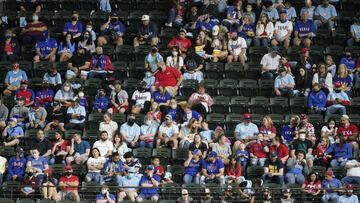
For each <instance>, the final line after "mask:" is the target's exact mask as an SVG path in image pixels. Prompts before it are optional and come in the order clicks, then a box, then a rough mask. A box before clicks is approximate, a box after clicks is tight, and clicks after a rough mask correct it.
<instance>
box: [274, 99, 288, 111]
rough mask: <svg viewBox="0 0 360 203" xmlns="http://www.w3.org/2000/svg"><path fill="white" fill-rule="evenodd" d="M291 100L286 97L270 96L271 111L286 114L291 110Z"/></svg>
mask: <svg viewBox="0 0 360 203" xmlns="http://www.w3.org/2000/svg"><path fill="white" fill-rule="evenodd" d="M288 107H289V101H288V99H287V98H285V97H272V98H270V112H271V113H277V114H286V113H287V112H288V111H289V108H288Z"/></svg>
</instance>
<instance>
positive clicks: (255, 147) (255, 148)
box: [250, 142, 268, 158]
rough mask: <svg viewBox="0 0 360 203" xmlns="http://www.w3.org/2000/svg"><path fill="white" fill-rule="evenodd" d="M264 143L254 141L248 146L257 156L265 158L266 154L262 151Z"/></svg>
mask: <svg viewBox="0 0 360 203" xmlns="http://www.w3.org/2000/svg"><path fill="white" fill-rule="evenodd" d="M264 147H265V145H263V144H260V143H258V142H254V143H253V144H252V145H251V147H250V153H253V154H254V155H255V156H256V157H257V158H267V157H268V155H267V153H266V152H264Z"/></svg>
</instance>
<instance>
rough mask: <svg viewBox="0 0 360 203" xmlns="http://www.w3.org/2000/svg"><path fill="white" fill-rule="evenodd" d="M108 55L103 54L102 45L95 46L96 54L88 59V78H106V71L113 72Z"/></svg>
mask: <svg viewBox="0 0 360 203" xmlns="http://www.w3.org/2000/svg"><path fill="white" fill-rule="evenodd" d="M113 70H114V69H113V66H112V64H111V61H110V57H109V56H107V55H105V54H104V51H103V48H102V47H96V54H95V55H93V57H92V58H91V59H90V71H89V74H88V78H101V79H102V80H103V81H105V80H106V76H107V73H113Z"/></svg>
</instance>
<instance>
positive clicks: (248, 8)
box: [243, 4, 256, 24]
mask: <svg viewBox="0 0 360 203" xmlns="http://www.w3.org/2000/svg"><path fill="white" fill-rule="evenodd" d="M253 6H254V5H253V4H247V5H246V7H245V11H244V12H243V15H244V16H245V15H248V16H249V17H250V23H252V24H254V23H255V20H256V15H255V12H253V10H254V9H256V8H253Z"/></svg>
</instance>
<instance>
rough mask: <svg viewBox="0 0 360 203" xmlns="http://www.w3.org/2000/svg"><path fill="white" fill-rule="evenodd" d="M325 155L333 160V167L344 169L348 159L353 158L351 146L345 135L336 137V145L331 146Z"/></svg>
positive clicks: (331, 163)
mask: <svg viewBox="0 0 360 203" xmlns="http://www.w3.org/2000/svg"><path fill="white" fill-rule="evenodd" d="M324 154H325V156H328V157H330V158H332V160H331V162H330V165H331V166H333V167H336V166H340V167H344V166H345V164H346V162H347V161H348V159H350V158H352V149H351V145H350V144H348V143H346V142H345V139H344V136H343V135H336V136H335V143H334V144H331V145H330V147H329V148H328V149H327V150H326V151H325V153H324Z"/></svg>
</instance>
